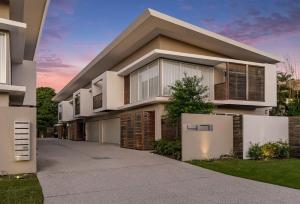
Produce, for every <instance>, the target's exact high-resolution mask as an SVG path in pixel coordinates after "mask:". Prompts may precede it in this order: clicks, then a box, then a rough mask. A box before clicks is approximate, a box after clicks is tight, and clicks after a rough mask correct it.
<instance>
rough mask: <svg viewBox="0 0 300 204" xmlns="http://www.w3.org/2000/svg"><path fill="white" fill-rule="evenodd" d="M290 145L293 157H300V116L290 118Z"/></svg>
mask: <svg viewBox="0 0 300 204" xmlns="http://www.w3.org/2000/svg"><path fill="white" fill-rule="evenodd" d="M289 144H290V148H291V156H292V157H300V116H295V117H289Z"/></svg>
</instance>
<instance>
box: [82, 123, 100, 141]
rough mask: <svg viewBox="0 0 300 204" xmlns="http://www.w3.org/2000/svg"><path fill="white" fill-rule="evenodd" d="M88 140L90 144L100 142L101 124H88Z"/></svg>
mask: <svg viewBox="0 0 300 204" xmlns="http://www.w3.org/2000/svg"><path fill="white" fill-rule="evenodd" d="M85 128H86V140H87V141H90V142H99V138H101V137H100V122H99V121H93V122H87V123H86V127H85Z"/></svg>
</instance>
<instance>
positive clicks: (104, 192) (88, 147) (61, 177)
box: [38, 139, 300, 204]
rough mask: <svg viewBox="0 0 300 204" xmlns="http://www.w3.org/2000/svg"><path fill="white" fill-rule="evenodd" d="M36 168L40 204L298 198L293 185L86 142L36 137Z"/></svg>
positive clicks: (297, 200)
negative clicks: (279, 183) (41, 202)
mask: <svg viewBox="0 0 300 204" xmlns="http://www.w3.org/2000/svg"><path fill="white" fill-rule="evenodd" d="M38 170H39V173H38V178H39V180H40V183H41V185H42V188H43V193H44V196H45V203H46V204H47V203H59V204H62V203H72V204H74V203H84V204H89V203H105V204H110V203H127V204H133V203H139V204H140V203H142V204H148V203H149V204H150V203H151V204H152V203H170V204H175V203H195V204H196V203H197V204H199V203H243V204H245V203H251V204H253V203H270V204H271V203H272V204H274V203H293V204H294V203H300V191H299V190H294V189H289V188H285V187H280V186H275V185H271V184H265V183H260V182H255V181H251V180H247V179H241V178H237V177H232V176H227V175H224V174H219V173H216V172H213V171H209V170H206V169H202V168H199V167H195V166H192V165H189V164H186V163H183V162H178V161H174V160H171V159H167V158H164V157H161V156H158V155H154V154H151V153H149V152H142V151H135V150H128V149H122V148H119V147H118V146H114V145H99V144H96V143H91V142H74V141H66V140H57V139H43V140H39V141H38ZM283 176H284V175H283Z"/></svg>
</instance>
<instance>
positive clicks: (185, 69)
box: [180, 63, 202, 78]
mask: <svg viewBox="0 0 300 204" xmlns="http://www.w3.org/2000/svg"><path fill="white" fill-rule="evenodd" d="M180 71H181V77H182V78H183V77H184V75H185V74H186V75H187V76H188V77H192V76H199V77H201V76H202V74H201V70H200V69H199V66H198V65H195V64H187V63H181V70H180Z"/></svg>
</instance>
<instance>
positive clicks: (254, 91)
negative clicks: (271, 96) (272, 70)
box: [248, 66, 265, 101]
mask: <svg viewBox="0 0 300 204" xmlns="http://www.w3.org/2000/svg"><path fill="white" fill-rule="evenodd" d="M248 100H250V101H264V100H265V69H264V68H263V67H257V66H249V67H248Z"/></svg>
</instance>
